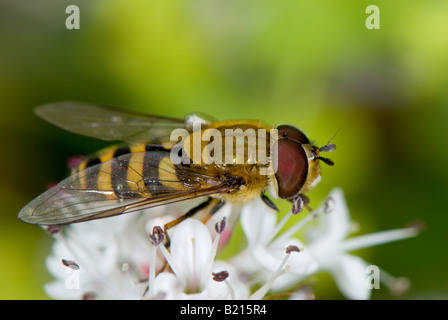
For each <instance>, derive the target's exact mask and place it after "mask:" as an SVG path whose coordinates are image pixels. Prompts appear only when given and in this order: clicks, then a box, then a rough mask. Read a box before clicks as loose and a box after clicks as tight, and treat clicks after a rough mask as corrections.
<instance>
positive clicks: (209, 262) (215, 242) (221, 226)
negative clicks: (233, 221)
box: [201, 217, 227, 285]
mask: <svg viewBox="0 0 448 320" xmlns="http://www.w3.org/2000/svg"><path fill="white" fill-rule="evenodd" d="M226 219H227V218H226V217H223V218H222V220H221V221H220V222H217V223H216V224H215V230H216V232H217V235H216V237H215V240H213V244H212V247H211V248H210V253H209V254H208V257H207V261H206V262H205V264H204V270H211V268H212V264H213V261H214V260H215V257H216V252H217V251H218V244H219V239H220V238H221V234H222V233H223V231H224V228H225V227H226ZM202 280H203V281H204V283H201V285H204V284H205V281H207V279H206V278H205V277H202Z"/></svg>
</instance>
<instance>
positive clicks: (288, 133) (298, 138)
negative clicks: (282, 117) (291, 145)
mask: <svg viewBox="0 0 448 320" xmlns="http://www.w3.org/2000/svg"><path fill="white" fill-rule="evenodd" d="M277 130H278V138H279V139H289V140H293V141H295V142H297V143H299V144H309V143H310V140H309V139H308V138H307V136H306V135H305V134H304V133H303V132H302V131H300V130H299V129H297V128H296V127H293V126H290V125H288V124H283V125H281V126H278V127H277Z"/></svg>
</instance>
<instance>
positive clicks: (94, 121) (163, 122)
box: [35, 102, 184, 143]
mask: <svg viewBox="0 0 448 320" xmlns="http://www.w3.org/2000/svg"><path fill="white" fill-rule="evenodd" d="M35 112H36V114H37V115H38V116H40V117H41V118H43V119H44V120H46V121H48V122H50V123H52V124H54V125H56V126H58V127H60V128H62V129H65V130H67V131H70V132H74V133H77V134H82V135H85V136H89V137H93V138H98V139H102V140H107V141H126V142H130V143H162V142H166V141H170V134H171V132H172V131H173V130H174V129H177V128H183V127H184V120H180V119H172V118H166V117H159V116H152V115H146V114H141V113H137V112H131V111H125V110H121V109H118V108H113V107H106V106H97V105H92V104H84V103H78V102H61V103H53V104H46V105H43V106H40V107H38V108H36V110H35Z"/></svg>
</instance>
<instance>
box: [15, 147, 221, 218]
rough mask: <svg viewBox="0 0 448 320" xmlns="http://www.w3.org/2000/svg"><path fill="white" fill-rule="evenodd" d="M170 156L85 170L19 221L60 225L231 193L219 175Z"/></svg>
mask: <svg viewBox="0 0 448 320" xmlns="http://www.w3.org/2000/svg"><path fill="white" fill-rule="evenodd" d="M167 154H169V153H167V152H166V151H164V152H156V151H151V152H136V153H132V154H127V155H123V156H120V157H117V158H114V159H111V160H109V161H106V162H103V163H100V164H97V165H94V166H92V167H89V168H87V169H85V170H83V171H80V172H78V173H76V174H74V175H72V176H70V177H68V178H66V179H65V180H63V181H62V182H60V183H59V184H58V185H56V186H54V187H52V188H51V189H49V190H47V191H46V192H45V193H43V194H42V195H40V196H39V197H37V198H36V199H34V200H33V201H32V202H30V203H29V204H28V205H27V206H25V207H24V208H23V209H22V210H21V211H20V213H19V218H20V219H21V220H23V221H25V222H28V223H31V224H40V225H60V224H67V223H73V222H80V221H86V220H92V219H99V218H104V217H109V216H114V215H119V214H123V213H128V212H133V211H137V210H141V209H144V208H149V207H155V206H159V205H164V204H168V203H173V202H178V201H183V200H187V199H192V198H197V197H204V196H210V195H214V194H218V193H224V192H228V191H229V187H228V186H227V185H226V182H225V181H223V180H221V178H219V176H210V175H207V174H206V173H205V171H201V172H200V171H198V170H197V169H196V168H195V169H193V168H192V167H189V166H184V165H177V166H175V165H173V164H172V163H171V161H170V160H169V156H167Z"/></svg>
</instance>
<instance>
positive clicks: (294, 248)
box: [249, 245, 300, 300]
mask: <svg viewBox="0 0 448 320" xmlns="http://www.w3.org/2000/svg"><path fill="white" fill-rule="evenodd" d="M291 252H300V249H299V248H298V247H297V246H295V245H289V246H288V247H286V250H285V253H286V255H285V257H284V258H283V260H282V262H281V263H280V265H279V266H278V268H277V270H276V271H275V272H274V274H273V275H272V277H271V278H269V280H268V281H266V283H265V284H264V285H263V286H262V287H261V288H260V289H258V290H257V291H255V292H254V293H253V294H252V295H251V296H250V297H249V299H250V300H261V299H262V298H263V297H264V296H265V295H266V293H267V292H268V291H269V290H270V289H271V287H272V285H273V284H274V281H275V280H276V279H277V278H278V277H280V276H281V275H282V274H283V273H285V272H286V271H289V270H290V269H291V267H290V266H288V265H286V262H287V261H288V259H289V256H290V255H291Z"/></svg>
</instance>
